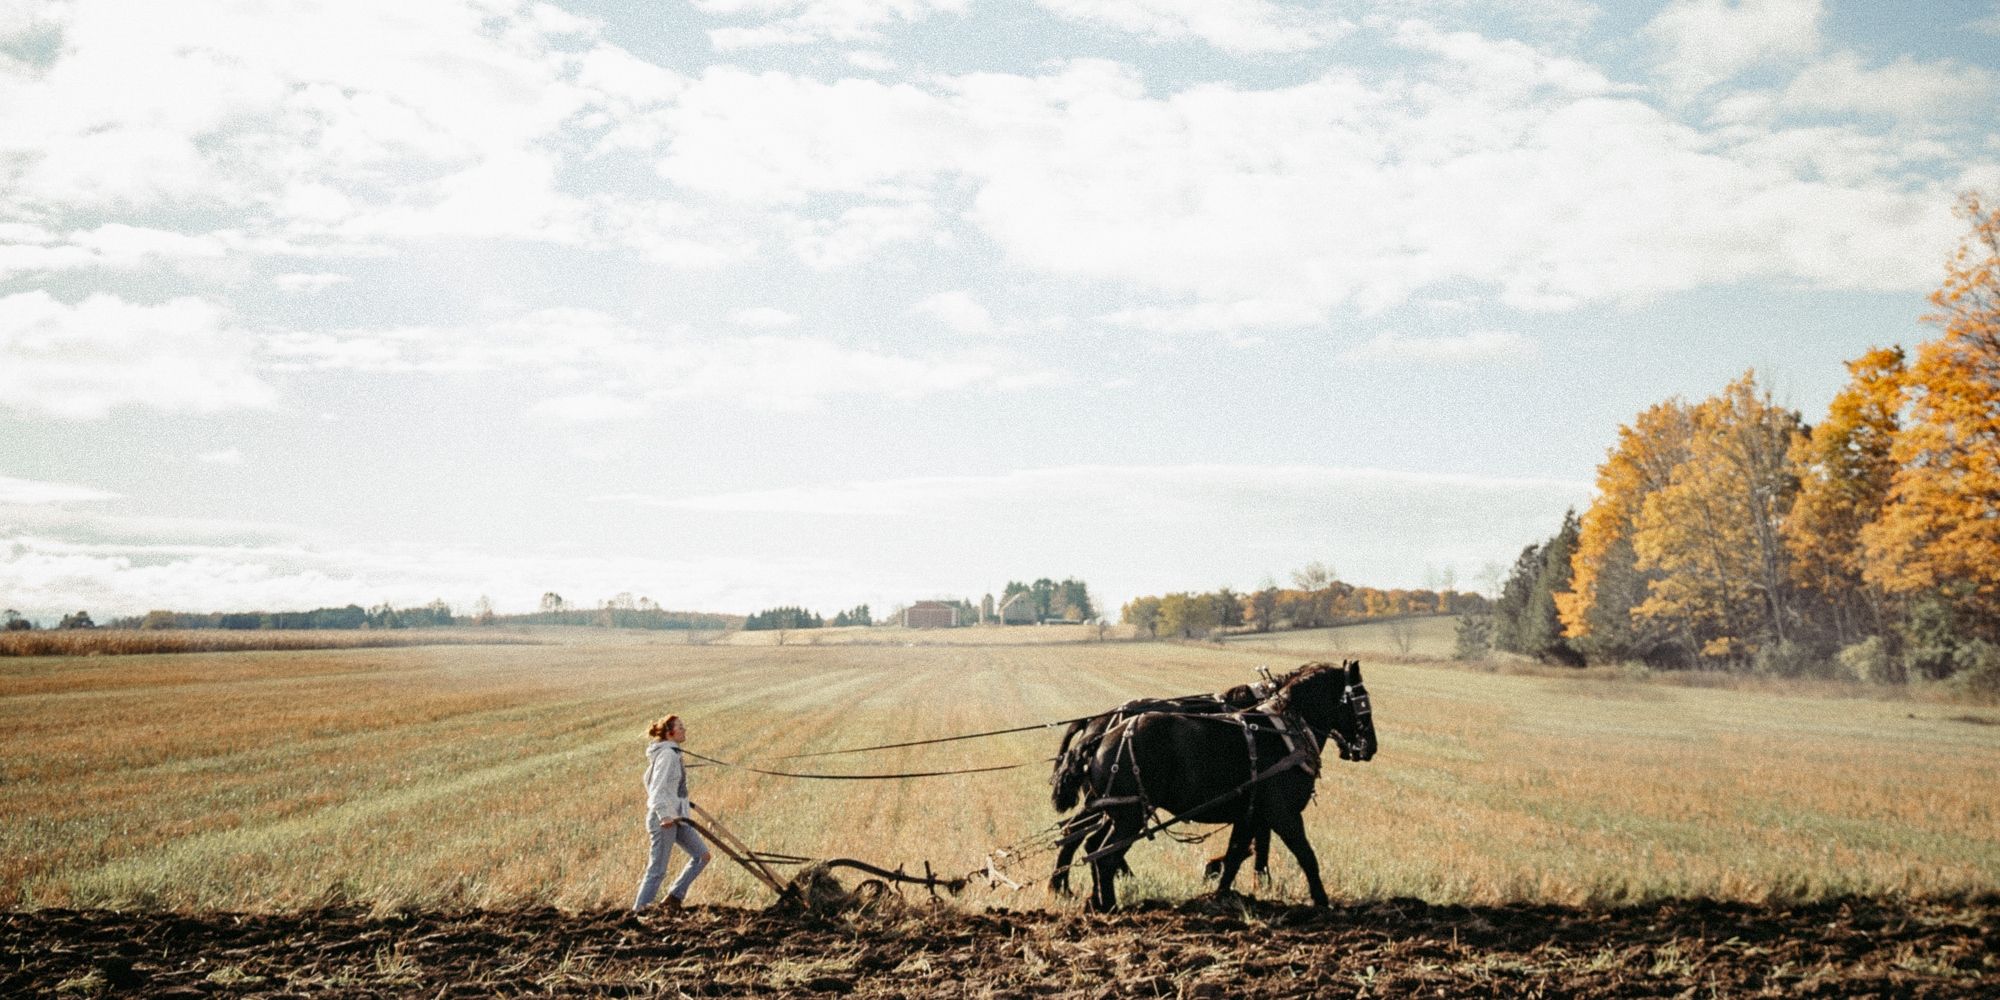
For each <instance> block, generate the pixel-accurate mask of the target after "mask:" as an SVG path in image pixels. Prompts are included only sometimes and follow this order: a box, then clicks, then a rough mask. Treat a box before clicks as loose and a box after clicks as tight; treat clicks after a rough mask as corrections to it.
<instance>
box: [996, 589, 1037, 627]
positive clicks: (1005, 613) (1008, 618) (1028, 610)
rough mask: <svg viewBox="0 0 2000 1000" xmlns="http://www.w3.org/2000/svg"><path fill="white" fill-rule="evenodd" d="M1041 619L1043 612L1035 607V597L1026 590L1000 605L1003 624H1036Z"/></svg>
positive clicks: (1001, 622)
mask: <svg viewBox="0 0 2000 1000" xmlns="http://www.w3.org/2000/svg"><path fill="white" fill-rule="evenodd" d="M1041 620H1042V616H1041V613H1040V612H1039V611H1038V610H1037V609H1036V608H1035V598H1034V597H1033V595H1031V594H1029V593H1028V592H1027V591H1025V590H1024V591H1021V592H1020V593H1018V594H1015V595H1014V596H1012V597H1009V598H1007V601H1006V603H1004V604H1002V605H1000V624H1002V625H1035V624H1038V623H1040V622H1041Z"/></svg>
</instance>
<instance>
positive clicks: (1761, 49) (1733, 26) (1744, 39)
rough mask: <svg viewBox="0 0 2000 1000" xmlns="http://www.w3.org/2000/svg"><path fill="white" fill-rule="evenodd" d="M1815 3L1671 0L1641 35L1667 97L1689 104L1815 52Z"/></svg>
mask: <svg viewBox="0 0 2000 1000" xmlns="http://www.w3.org/2000/svg"><path fill="white" fill-rule="evenodd" d="M1822 14H1823V11H1822V10H1821V2H1820V0H1740V2H1736V3H1731V2H1730V0H1673V2H1672V3H1669V4H1668V5H1667V7H1666V9H1665V10H1663V11H1661V12H1660V13H1659V14H1658V15H1657V16H1655V17H1654V18H1653V20H1652V21H1651V22H1649V23H1648V24H1647V25H1646V26H1645V27H1644V28H1643V29H1641V31H1640V34H1641V35H1643V36H1644V37H1646V38H1648V39H1649V40H1651V41H1652V43H1653V44H1654V46H1655V48H1656V49H1657V51H1658V54H1659V62H1658V64H1657V67H1656V71H1657V72H1658V73H1659V75H1660V76H1661V78H1662V79H1663V80H1664V82H1665V84H1666V87H1667V90H1668V92H1669V94H1671V95H1672V96H1674V97H1675V98H1677V99H1682V100H1685V99H1688V98H1691V97H1694V96H1696V95H1698V94H1700V93H1701V92H1702V91H1704V90H1707V89H1708V88H1710V87H1713V86H1716V85H1717V84H1721V83H1725V82H1727V81H1729V80H1731V79H1734V78H1735V77H1736V76H1737V75H1739V74H1741V73H1743V72H1744V71H1745V70H1748V69H1751V68H1752V67H1755V66H1758V65H1761V64H1766V63H1775V64H1789V63H1795V62H1799V61H1802V60H1804V59H1806V58H1808V57H1810V56H1812V55H1814V54H1815V53H1817V52H1818V51H1819V50H1820V46H1821V41H1820V31H1819V24H1820V18H1821V16H1822Z"/></svg>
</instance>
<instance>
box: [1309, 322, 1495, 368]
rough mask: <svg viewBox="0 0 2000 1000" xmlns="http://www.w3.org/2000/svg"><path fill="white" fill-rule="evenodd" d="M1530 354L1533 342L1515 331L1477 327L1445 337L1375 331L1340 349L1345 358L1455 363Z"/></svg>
mask: <svg viewBox="0 0 2000 1000" xmlns="http://www.w3.org/2000/svg"><path fill="white" fill-rule="evenodd" d="M1534 354H1535V342H1534V341H1532V340H1529V339H1528V338H1526V337H1523V336H1521V335H1520V334H1518V333H1507V332H1504V331H1499V330H1479V331H1475V332H1473V333H1467V334H1462V335H1459V336H1446V337H1405V336H1403V335H1402V334H1399V333H1379V334H1376V335H1375V336H1374V337H1373V338H1371V339H1369V340H1367V341H1365V342H1363V343H1360V344H1356V345H1354V346H1353V347H1350V348H1348V349H1346V350H1344V351H1342V352H1340V357H1341V358H1342V359H1343V360H1347V361H1411V362H1442V363H1457V362H1469V361H1516V360H1521V359H1524V358H1529V357H1533V356H1534Z"/></svg>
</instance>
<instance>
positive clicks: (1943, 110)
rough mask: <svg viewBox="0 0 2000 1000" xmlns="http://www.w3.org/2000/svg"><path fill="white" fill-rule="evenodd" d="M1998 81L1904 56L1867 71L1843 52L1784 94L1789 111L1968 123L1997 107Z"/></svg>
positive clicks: (1806, 71) (1803, 75)
mask: <svg viewBox="0 0 2000 1000" xmlns="http://www.w3.org/2000/svg"><path fill="white" fill-rule="evenodd" d="M1996 90H2000V76H1996V75H1995V74H1993V73H1991V72H1988V71H1986V70H1983V69H1979V68H1977V67H1973V66H1959V65H1955V64H1952V63H1945V62H1918V61H1916V60H1914V59H1911V58H1909V57H1908V56H1903V57H1900V58H1898V59H1896V60H1895V61H1893V62H1891V63H1889V64H1888V65H1885V66H1880V67H1876V68H1873V69H1870V68H1868V67H1867V66H1865V65H1864V64H1863V63H1862V61H1861V57H1860V56H1859V55H1857V54H1855V53H1853V52H1840V53H1837V54H1835V55H1833V56H1831V57H1829V58H1827V59H1824V60H1822V61H1820V62H1817V63H1814V64H1813V65H1811V66H1808V67H1806V68H1805V69H1804V70H1803V71H1801V72H1800V73H1799V75H1798V76H1796V77H1794V78H1793V79H1792V82H1791V84H1790V85H1789V86H1787V87H1786V88H1785V90H1784V94H1783V96H1782V97H1781V98H1780V103H1781V104H1782V105H1783V106H1784V107H1787V108H1791V109H1796V110H1804V111H1822V112H1847V111H1852V112H1859V113H1861V114H1869V115H1881V116H1883V117H1888V118H1896V119H1902V120H1904V121H1909V122H1918V123H1921V122H1927V121H1932V120H1936V119H1946V120H1951V119H1965V118H1970V117H1973V116H1976V115H1981V114H1985V113H1987V112H1988V111H1990V110H1991V108H1992V107H1993V105H1994V103H1995V99H1996V97H2000V94H1996Z"/></svg>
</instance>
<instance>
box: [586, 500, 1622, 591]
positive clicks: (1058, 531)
mask: <svg viewBox="0 0 2000 1000" xmlns="http://www.w3.org/2000/svg"><path fill="white" fill-rule="evenodd" d="M1590 492H1591V487H1590V484H1588V483H1584V482H1578V481H1570V480H1561V479H1537V478H1504V477H1488V476H1477V475H1454V474H1441V473H1414V472H1405V471H1396V470H1385V469H1367V468H1342V467H1331V466H1246V465H1170V466H1065V467H1059V468H1046V469H1028V470H1021V471H1016V472H1010V473H1004V474H999V475H989V476H933V477H921V478H910V479H890V480H875V481H862V482H847V483H835V484H826V485H801V486H794V487H787V488H779V489H768V490H757V491H751V492H738V493H718V494H702V495H692V496H661V495H656V494H648V493H622V494H611V495H604V496H599V497H595V498H593V499H595V500H596V501H598V502H600V503H604V504H609V505H614V506H616V505H634V506H644V507H653V508H661V509H665V510H669V511H674V512H676V516H682V517H712V518H717V519H720V520H719V521H718V523H728V521H729V520H730V519H741V518H743V517H746V516H747V517H754V518H755V520H754V523H757V524H760V525H766V526H769V525H773V524H779V525H783V527H782V528H781V529H779V534H780V536H781V537H777V538H773V539H771V540H770V544H774V545H780V544H795V543H798V542H799V541H801V540H803V539H807V538H821V539H831V540H832V541H830V542H828V543H827V546H828V547H826V548H823V549H822V552H823V553H824V554H827V555H829V556H835V555H838V554H840V552H841V551H844V550H842V549H841V546H851V547H852V549H853V553H852V558H854V559H857V560H862V561H864V562H865V561H867V560H870V559H875V558H880V556H879V555H871V554H870V553H881V552H884V551H889V552H894V553H895V554H896V555H898V556H902V557H903V558H902V559H900V560H899V563H898V564H899V565H903V566H905V567H909V568H914V570H924V569H926V568H928V569H929V570H930V572H931V573H932V579H935V580H953V579H959V578H961V577H962V576H963V575H964V571H963V570H962V569H959V568H958V567H961V566H967V565H970V566H980V567H985V569H984V572H985V573H988V574H996V573H1002V574H1004V573H1006V572H1009V571H1010V568H1013V567H1019V570H1018V571H1019V572H1037V571H1036V570H1032V569H1030V568H1029V567H1030V566H1031V565H1043V566H1045V567H1047V566H1053V567H1056V570H1055V571H1056V572H1063V573H1067V572H1071V571H1072V570H1074V571H1075V572H1077V573H1079V574H1082V575H1084V576H1085V577H1086V578H1087V579H1089V581H1090V583H1091V587H1092V590H1093V592H1095V593H1097V594H1098V595H1099V597H1100V600H1102V599H1104V598H1105V596H1106V595H1107V594H1110V595H1117V594H1125V595H1134V594H1141V593H1162V592H1165V591H1168V590H1176V589H1182V588H1188V587H1194V588H1201V589H1206V588H1211V587H1214V586H1215V585H1216V584H1217V583H1220V582H1228V581H1234V582H1236V583H1237V584H1239V585H1240V584H1244V583H1249V582H1253V581H1255V580H1257V579H1258V578H1259V577H1261V576H1262V575H1264V574H1266V573H1270V572H1277V571H1282V570H1283V569H1284V568H1285V567H1287V566H1293V565H1297V564H1299V563H1300V562H1302V561H1304V560H1305V559H1307V558H1311V556H1310V555H1308V553H1338V554H1339V556H1338V558H1340V560H1341V568H1342V570H1343V572H1344V573H1345V575H1346V578H1347V579H1350V580H1355V581H1359V582H1367V583H1372V584H1375V585H1378V586H1398V585H1416V584H1417V583H1419V582H1420V580H1421V578H1422V571H1423V568H1424V567H1425V566H1426V564H1428V565H1432V566H1454V565H1455V566H1458V567H1461V568H1463V569H1464V571H1465V572H1466V573H1468V574H1469V572H1470V571H1471V569H1472V568H1473V567H1477V566H1481V565H1484V564H1485V563H1487V562H1501V563H1503V564H1506V563H1510V562H1511V560H1512V559H1513V558H1514V556H1515V555H1517V554H1518V553H1519V550H1520V546H1521V545H1522V544H1524V541H1531V540H1533V539H1535V538H1539V537H1542V536H1543V535H1545V534H1547V532H1548V531H1549V530H1550V528H1549V525H1551V524H1553V523H1555V522H1557V521H1558V520H1560V518H1561V516H1562V511H1563V510H1564V508H1566V507H1570V506H1575V505H1579V504H1581V503H1584V502H1586V501H1587V500H1588V499H1589V496H1590ZM1025 509H1034V510H1060V511H1063V512H1064V514H1063V516H1062V517H1060V518H1055V519H1050V520H1046V521H1042V522H1038V523H1037V524H1036V526H1035V528H1034V530H1032V531H1026V532H1024V531H1018V530H996V531H991V532H988V531H963V530H955V529H954V528H953V527H952V526H963V525H1009V524H1013V523H1015V519H1017V518H1018V516H1019V512H1020V511H1022V510H1025ZM1135 537H1145V538H1167V539H1173V541H1174V544H1172V545H1159V546H1141V547H1139V548H1138V549H1134V548H1133V547H1132V546H1130V545H1129V544H1125V543H1123V542H1122V541H1120V540H1126V539H1131V538H1135ZM910 539H917V540H920V543H919V544H918V545H917V546H915V547H911V542H910V541H909V540H910ZM906 547H911V549H910V551H907V552H906V551H903V549H904V548H906ZM1039 572H1050V570H1048V569H1046V568H1045V569H1042V570H1039ZM1000 578H1002V579H1004V578H1005V577H1004V576H1002V577H1000ZM975 579H976V577H975ZM975 585H976V584H975ZM933 586H936V584H933ZM988 586H990V584H988ZM1112 606H1114V607H1115V605H1112Z"/></svg>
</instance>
